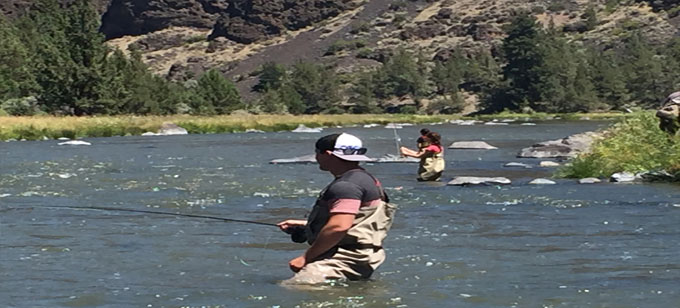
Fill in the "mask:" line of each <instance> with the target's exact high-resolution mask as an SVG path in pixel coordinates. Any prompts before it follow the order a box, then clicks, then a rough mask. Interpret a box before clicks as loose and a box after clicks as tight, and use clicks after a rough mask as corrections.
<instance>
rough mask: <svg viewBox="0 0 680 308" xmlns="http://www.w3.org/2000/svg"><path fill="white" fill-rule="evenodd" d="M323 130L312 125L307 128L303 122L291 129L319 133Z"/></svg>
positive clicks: (296, 131)
mask: <svg viewBox="0 0 680 308" xmlns="http://www.w3.org/2000/svg"><path fill="white" fill-rule="evenodd" d="M322 130H323V128H321V127H314V128H309V127H307V126H305V125H304V124H300V125H298V127H297V128H295V129H294V130H292V131H291V132H293V133H320V132H321V131H322Z"/></svg>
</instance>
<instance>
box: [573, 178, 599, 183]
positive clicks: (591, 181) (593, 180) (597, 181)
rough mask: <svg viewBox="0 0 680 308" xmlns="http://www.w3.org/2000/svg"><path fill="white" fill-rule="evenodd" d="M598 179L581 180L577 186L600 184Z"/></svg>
mask: <svg viewBox="0 0 680 308" xmlns="http://www.w3.org/2000/svg"><path fill="white" fill-rule="evenodd" d="M600 182H602V181H600V179H598V178H583V179H580V180H578V183H579V184H595V183H600Z"/></svg>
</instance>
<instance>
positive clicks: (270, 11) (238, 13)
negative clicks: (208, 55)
mask: <svg viewBox="0 0 680 308" xmlns="http://www.w3.org/2000/svg"><path fill="white" fill-rule="evenodd" d="M350 7H352V1H349V0H341V1H338V0H232V2H231V5H230V6H229V8H227V10H226V11H225V12H224V14H222V15H221V16H220V18H219V19H218V20H217V23H216V24H215V27H214V29H213V32H212V33H211V34H210V37H209V38H210V39H214V38H216V37H226V38H228V39H230V40H232V41H236V42H238V43H245V44H248V43H252V42H255V41H258V40H261V39H263V38H266V37H269V36H272V35H279V34H281V33H282V32H284V31H285V30H298V29H301V28H304V27H307V26H311V25H312V24H314V23H316V22H319V21H321V20H324V19H326V18H329V17H334V16H337V15H338V14H340V13H341V12H343V11H345V10H347V9H348V8H350Z"/></svg>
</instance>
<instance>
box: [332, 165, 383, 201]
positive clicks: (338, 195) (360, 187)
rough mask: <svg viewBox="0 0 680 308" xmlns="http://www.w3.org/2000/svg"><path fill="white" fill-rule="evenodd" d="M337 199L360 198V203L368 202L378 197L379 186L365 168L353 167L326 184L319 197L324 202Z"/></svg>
mask: <svg viewBox="0 0 680 308" xmlns="http://www.w3.org/2000/svg"><path fill="white" fill-rule="evenodd" d="M338 199H355V200H361V203H369V202H371V201H375V200H378V199H380V188H378V185H377V184H376V180H375V179H374V178H373V177H372V176H371V175H369V174H368V172H366V170H364V169H353V170H350V171H347V172H345V173H344V174H342V175H340V176H339V177H337V178H335V180H334V181H333V182H331V183H330V184H328V186H327V187H326V191H325V193H324V194H323V196H322V197H321V200H323V201H326V202H329V201H330V202H332V201H334V200H338Z"/></svg>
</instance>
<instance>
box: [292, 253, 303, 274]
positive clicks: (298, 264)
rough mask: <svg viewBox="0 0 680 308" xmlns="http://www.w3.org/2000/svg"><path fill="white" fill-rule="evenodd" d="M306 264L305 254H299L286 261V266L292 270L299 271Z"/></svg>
mask: <svg viewBox="0 0 680 308" xmlns="http://www.w3.org/2000/svg"><path fill="white" fill-rule="evenodd" d="M306 264H307V261H305V256H304V255H302V256H299V257H297V258H295V259H293V260H290V262H288V266H289V267H290V270H291V271H293V272H296V273H297V272H299V271H300V270H301V269H302V268H303V267H305V265H306Z"/></svg>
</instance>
